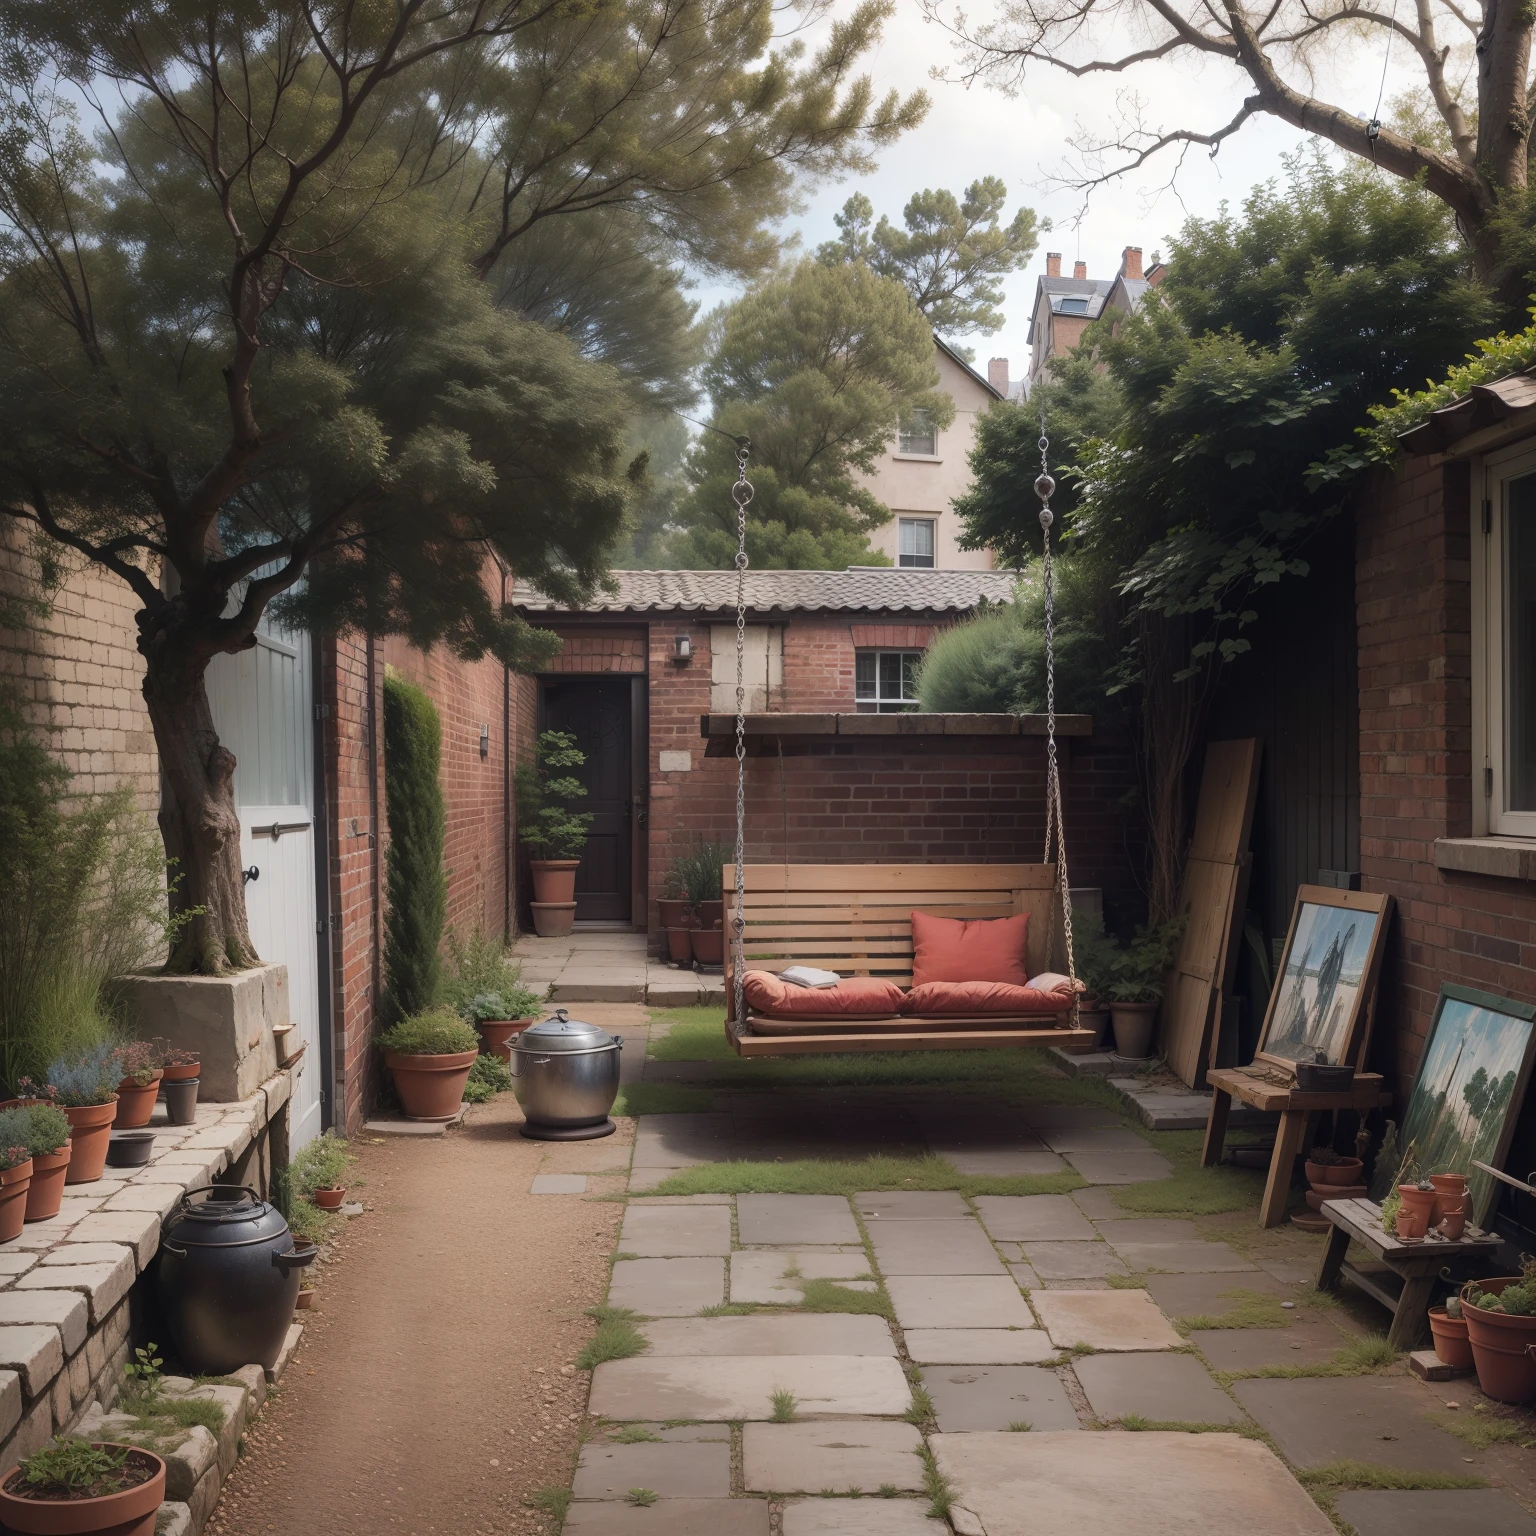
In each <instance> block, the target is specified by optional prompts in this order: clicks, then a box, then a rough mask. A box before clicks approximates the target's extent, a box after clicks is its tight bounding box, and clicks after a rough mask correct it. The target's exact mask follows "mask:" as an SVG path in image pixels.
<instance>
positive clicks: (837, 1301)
mask: <svg viewBox="0 0 1536 1536" xmlns="http://www.w3.org/2000/svg"><path fill="white" fill-rule="evenodd" d="M803 1290H804V1293H805V1310H806V1311H807V1312H858V1313H868V1314H871V1315H873V1316H875V1317H883V1318H886V1319H888V1320H889V1319H893V1318H894V1317H895V1313H894V1312H893V1311H892V1309H891V1298H890V1297H889V1296H887V1295H886V1294H885V1288H884V1287H883V1286H881V1287H879V1288H877V1289H875V1290H873V1291H854V1290H850V1289H849V1288H848V1287H847V1286H846V1285H839V1284H838V1283H837V1281H836V1280H823V1279H817V1280H807V1281H806V1282H805V1285H804V1287H803Z"/></svg>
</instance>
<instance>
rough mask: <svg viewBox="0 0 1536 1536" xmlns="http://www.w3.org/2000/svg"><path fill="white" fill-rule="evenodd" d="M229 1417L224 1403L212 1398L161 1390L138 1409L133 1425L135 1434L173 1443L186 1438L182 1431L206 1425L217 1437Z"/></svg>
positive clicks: (211, 1433) (209, 1431) (203, 1427)
mask: <svg viewBox="0 0 1536 1536" xmlns="http://www.w3.org/2000/svg"><path fill="white" fill-rule="evenodd" d="M227 1417H228V1415H227V1414H226V1413H225V1412H224V1405H223V1404H222V1403H216V1402H214V1401H213V1399H212V1398H208V1397H166V1396H165V1395H164V1394H161V1395H160V1396H157V1397H156V1398H155V1399H154V1400H153V1402H151V1403H150V1404H148V1405H147V1406H146V1407H144V1408H142V1409H140V1410H138V1411H137V1412H136V1413H135V1415H134V1422H133V1428H134V1431H135V1433H136V1434H140V1435H144V1434H147V1435H152V1436H154V1437H155V1438H156V1439H157V1440H162V1441H169V1442H170V1443H171V1445H173V1446H174V1445H175V1444H176V1443H177V1442H179V1441H180V1440H181V1439H183V1438H184V1436H183V1434H182V1431H185V1430H188V1429H199V1428H201V1429H206V1430H207V1431H208V1433H209V1434H210V1435H213V1436H214V1437H215V1438H217V1436H218V1434H219V1432H220V1431H221V1430H222V1429H223V1428H224V1421H225V1419H226V1418H227Z"/></svg>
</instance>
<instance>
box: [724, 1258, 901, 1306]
mask: <svg viewBox="0 0 1536 1536" xmlns="http://www.w3.org/2000/svg"><path fill="white" fill-rule="evenodd" d="M789 1269H798V1270H799V1271H800V1279H799V1280H789V1279H786V1278H785V1271H786V1270H789ZM868 1273H869V1259H868V1258H867V1257H866V1255H865V1253H864V1251H863V1249H860V1250H859V1251H858V1252H857V1253H839V1252H836V1251H832V1252H827V1253H806V1252H802V1251H798V1250H795V1251H791V1252H784V1251H782V1250H778V1251H774V1250H765V1249H754V1250H753V1251H751V1252H738V1253H733V1254H732V1255H731V1300H732V1301H744V1302H756V1303H758V1304H759V1305H768V1306H771V1305H775V1304H777V1305H780V1306H795V1305H798V1304H799V1302H800V1300H801V1296H802V1290H801V1283H802V1282H803V1281H806V1280H839V1281H841V1282H843V1283H844V1284H846V1285H851V1286H854V1287H856V1288H857V1289H859V1290H872V1289H873V1288H874V1282H873V1281H861V1280H860V1279H859V1278H858V1277H859V1276H860V1275H867V1274H868Z"/></svg>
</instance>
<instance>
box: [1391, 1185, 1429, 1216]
mask: <svg viewBox="0 0 1536 1536" xmlns="http://www.w3.org/2000/svg"><path fill="white" fill-rule="evenodd" d="M1397 1192H1398V1194H1400V1195H1401V1196H1402V1197H1403V1207H1402V1208H1403V1209H1404V1210H1405V1211H1423V1212H1424V1218H1425V1220H1426V1221H1427V1220H1428V1219H1429V1218H1430V1216H1431V1215H1432V1214H1433V1212H1434V1209H1435V1195H1434V1191H1433V1190H1428V1189H1420V1188H1419V1187H1418V1185H1417V1184H1399V1185H1398V1186H1397Z"/></svg>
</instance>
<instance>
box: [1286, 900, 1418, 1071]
mask: <svg viewBox="0 0 1536 1536" xmlns="http://www.w3.org/2000/svg"><path fill="white" fill-rule="evenodd" d="M1391 921H1392V898H1391V897H1390V896H1378V895H1376V894H1374V893H1372V892H1367V891H1337V890H1333V889H1332V888H1330V887H1328V886H1323V885H1304V886H1302V887H1301V888H1300V889H1299V890H1298V891H1297V892H1296V909H1295V911H1293V912H1292V913H1291V929H1290V932H1289V933H1288V934H1287V935H1286V939H1285V953H1284V955H1283V956H1282V957H1281V961H1280V974H1279V975H1278V976H1277V977H1276V979H1275V985H1274V988H1273V990H1272V991H1271V992H1270V994H1269V1007H1268V1008H1267V1009H1266V1010H1265V1013H1264V1028H1263V1030H1262V1031H1261V1033H1260V1035H1259V1049H1258V1052H1257V1057H1256V1059H1257V1060H1259V1061H1267V1062H1270V1063H1271V1064H1272V1065H1274V1066H1278V1067H1286V1068H1290V1069H1292V1070H1294V1069H1295V1066H1296V1063H1297V1062H1298V1061H1316V1060H1317V1059H1318V1058H1317V1052H1319V1051H1321V1052H1322V1053H1323V1055H1324V1056H1325V1057H1326V1059H1327V1060H1328V1061H1330V1062H1332V1063H1334V1064H1335V1065H1342V1064H1343V1063H1345V1062H1348V1063H1350V1064H1352V1065H1353V1066H1354V1067H1356V1068H1357V1069H1358V1068H1359V1067H1361V1066H1362V1065H1363V1064H1364V1062H1365V1048H1366V1044H1367V1043H1368V1041H1369V1039H1370V1033H1371V1019H1372V1016H1373V1015H1374V1013H1375V1010H1376V978H1377V976H1378V975H1379V974H1380V971H1381V955H1382V950H1383V948H1384V946H1385V942H1386V936H1387V927H1388V925H1389V924H1390V923H1391Z"/></svg>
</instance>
